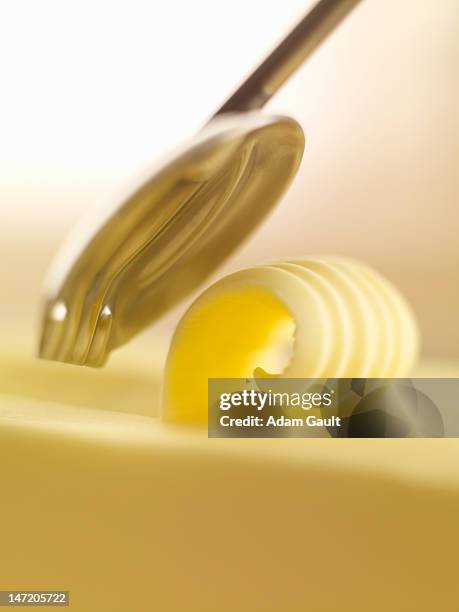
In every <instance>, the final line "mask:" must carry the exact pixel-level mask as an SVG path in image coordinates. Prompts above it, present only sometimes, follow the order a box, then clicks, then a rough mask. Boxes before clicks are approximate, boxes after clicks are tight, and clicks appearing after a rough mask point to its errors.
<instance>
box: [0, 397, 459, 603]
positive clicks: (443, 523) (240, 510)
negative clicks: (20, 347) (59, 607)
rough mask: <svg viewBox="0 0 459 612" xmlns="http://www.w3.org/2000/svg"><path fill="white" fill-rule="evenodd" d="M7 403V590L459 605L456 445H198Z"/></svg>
mask: <svg viewBox="0 0 459 612" xmlns="http://www.w3.org/2000/svg"><path fill="white" fill-rule="evenodd" d="M0 397H1V399H0V465H1V474H2V503H1V508H0V518H1V522H0V525H1V539H0V542H1V555H0V588H1V589H3V590H6V589H28V590H32V589H37V590H47V589H66V590H70V591H71V606H70V609H71V610H75V611H77V612H134V611H135V612H147V611H152V612H153V611H156V610H161V612H176V611H177V612H178V611H181V612H182V611H183V610H187V611H191V612H194V611H196V612H198V611H199V612H206V611H209V612H210V611H211V610H212V612H227V611H228V612H229V611H234V610H238V611H241V612H246V611H247V612H249V611H250V612H253V611H254V610H255V611H258V610H259V611H263V612H279V611H285V612H297V611H298V612H300V611H301V612H304V611H305V610H314V612H320V611H324V612H325V611H333V612H335V611H337V610H340V611H341V610H343V611H349V612H351V611H352V612H359V611H362V612H363V611H365V612H367V611H368V610H372V611H375V612H378V611H383V610H384V611H385V610H392V611H400V612H410V611H411V610H412V611H414V610H416V611H417V612H419V611H424V610H425V611H426V612H427V611H429V612H431V611H432V610H451V609H453V606H454V605H455V602H456V601H457V600H458V597H459V585H458V582H457V550H458V546H459V529H458V527H457V517H458V515H459V444H458V442H457V440H327V439H320V440H294V439H278V440H266V439H265V440H234V439H232V440H221V439H208V438H207V435H206V433H205V431H203V430H202V429H199V428H193V427H191V426H188V427H184V426H181V427H180V426H177V425H171V424H165V423H162V422H160V421H159V419H157V418H151V417H146V416H140V415H133V414H121V413H116V412H110V411H107V410H106V411H102V410H101V411H98V410H88V409H84V408H78V407H70V406H63V405H59V404H57V403H55V404H52V403H49V402H40V401H38V400H33V399H30V398H29V399H24V398H20V397H13V396H6V395H2V396H0ZM44 609H47V608H44ZM49 609H51V608H49Z"/></svg>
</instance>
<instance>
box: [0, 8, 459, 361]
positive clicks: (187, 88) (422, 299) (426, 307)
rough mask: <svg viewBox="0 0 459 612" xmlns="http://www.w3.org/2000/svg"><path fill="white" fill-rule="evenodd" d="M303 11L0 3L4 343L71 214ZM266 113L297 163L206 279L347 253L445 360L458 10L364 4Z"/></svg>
mask: <svg viewBox="0 0 459 612" xmlns="http://www.w3.org/2000/svg"><path fill="white" fill-rule="evenodd" d="M310 5H311V2H305V1H300V0H283V1H282V2H274V1H271V2H266V0H251V1H250V2H247V1H246V0H233V1H232V2H231V3H220V2H212V1H211V0H194V1H193V2H185V0H181V1H177V0H169V1H168V2H152V1H151V0H129V2H128V1H127V0H122V1H119V2H103V1H101V0H90V1H87V0H80V1H79V2H76V1H70V2H60V1H57V0H56V1H50V0H43V2H39V3H38V2H33V1H29V2H26V1H23V0H17V1H16V2H14V3H13V2H7V1H4V2H3V1H2V0H0V75H1V76H0V79H1V80H0V88H1V96H0V211H1V216H0V219H1V223H0V280H1V293H0V296H1V300H0V334H1V337H2V338H5V337H8V336H14V337H19V336H21V337H23V338H25V339H26V342H27V343H28V344H27V346H30V348H31V349H32V347H33V344H34V342H35V339H36V335H37V322H38V319H39V312H40V310H39V309H40V299H41V286H42V283H43V279H44V276H45V273H46V269H47V267H48V265H49V262H50V261H51V259H52V256H53V253H54V252H55V250H56V249H57V247H58V245H59V243H60V242H61V241H62V239H63V238H64V237H65V236H66V234H67V233H68V231H69V230H70V229H71V228H72V227H73V226H74V224H75V222H76V221H77V220H78V219H79V218H80V216H81V215H82V214H84V213H85V212H86V211H87V210H88V209H91V208H93V207H95V206H98V205H100V204H101V203H105V202H107V201H113V202H114V203H115V202H117V201H118V195H117V194H119V193H120V192H122V191H123V187H124V186H125V185H126V184H130V183H132V182H133V181H135V177H136V176H137V175H142V174H143V173H144V171H145V169H146V168H148V167H150V166H152V167H153V165H154V161H155V159H156V158H157V157H159V156H161V154H162V153H163V152H164V151H165V150H167V149H169V148H171V147H173V146H174V145H175V144H177V143H180V142H181V141H182V140H184V139H186V138H187V137H190V136H191V135H192V134H193V133H194V132H195V131H196V130H197V129H198V128H199V126H200V125H201V124H202V123H203V122H204V121H205V120H206V119H207V118H208V116H209V115H210V114H211V113H212V111H213V110H214V109H215V108H216V107H218V105H219V104H220V103H221V102H222V101H223V100H224V99H225V97H226V96H227V95H228V94H229V93H230V92H231V90H232V89H233V88H234V87H235V86H236V85H237V83H238V82H239V81H240V80H241V79H242V78H243V77H244V75H245V74H246V73H248V71H249V70H250V69H251V68H252V67H254V66H255V65H256V64H257V63H258V61H259V60H260V59H261V58H262V57H263V56H264V54H265V53H266V52H267V51H268V50H269V49H270V48H271V47H272V46H273V45H274V44H275V42H276V40H278V39H279V38H280V37H282V35H283V34H284V33H285V32H286V31H287V30H288V29H289V28H290V27H291V26H292V25H293V24H294V23H295V22H296V20H297V19H298V18H299V17H300V16H301V15H302V14H303V13H304V12H305V11H306V9H307V8H308V6H310ZM265 112H267V113H269V112H272V113H285V114H288V115H292V116H294V117H295V118H297V119H298V120H299V121H300V123H301V124H302V126H303V128H304V130H305V133H306V137H307V147H306V152H305V157H304V160H303V165H302V168H301V170H300V173H299V175H298V177H297V179H296V182H295V184H294V185H293V186H292V188H291V189H290V191H289V193H288V194H287V196H286V197H285V199H284V200H283V201H282V203H281V204H280V205H279V207H278V209H277V210H276V212H275V213H274V214H273V215H272V216H271V217H270V219H269V221H268V222H267V223H266V224H265V225H264V226H263V227H262V228H260V230H259V232H258V233H257V234H256V235H255V236H254V237H253V238H252V239H251V241H250V242H249V243H247V244H246V245H245V246H244V247H243V248H242V249H241V250H240V251H239V252H238V253H237V255H236V256H235V257H234V258H232V259H231V260H230V261H228V263H227V265H226V266H225V268H224V269H222V270H220V271H219V272H218V274H219V275H220V274H222V273H224V272H228V271H232V270H234V269H236V268H240V267H243V266H249V265H254V264H257V263H260V262H263V261H267V260H272V259H277V258H281V257H287V256H291V255H307V254H316V253H335V254H343V255H352V256H356V257H359V258H361V259H363V260H365V261H367V262H369V263H370V264H372V265H374V266H376V267H377V268H378V269H379V270H381V271H382V272H383V273H385V274H386V275H387V276H388V277H389V278H390V279H392V280H393V281H394V282H395V283H396V284H397V285H398V286H399V287H400V288H401V289H402V291H403V292H404V293H405V294H406V295H407V297H408V298H409V299H410V301H411V303H412V304H413V306H414V308H415V311H416V313H417V315H418V317H419V318H420V321H421V326H422V332H423V338H424V352H425V354H427V355H428V356H433V357H440V358H442V357H444V358H457V357H459V349H458V347H459V322H458V316H457V315H458V312H459V239H458V229H459V168H458V161H459V3H458V2H457V1H456V0H422V1H421V2H420V1H419V0H364V1H363V2H362V4H361V6H359V7H358V8H357V9H356V10H355V11H354V12H353V13H352V15H351V16H350V18H349V19H348V20H347V21H346V22H345V23H344V24H343V25H342V26H341V27H340V29H339V30H338V31H337V32H336V33H335V34H334V35H333V37H332V38H331V39H330V40H329V41H327V43H326V44H325V45H324V46H323V47H321V48H320V49H319V51H318V52H317V53H316V55H315V56H314V57H313V58H312V60H310V61H309V62H308V63H307V64H306V65H305V66H304V67H303V69H302V70H300V71H299V72H298V73H297V74H296V75H295V77H294V78H293V79H292V80H291V81H290V82H289V83H288V84H287V86H285V88H284V89H283V90H282V92H281V93H280V94H279V95H278V96H277V97H276V98H275V99H273V100H272V101H271V103H270V104H269V106H268V107H267V108H266V110H265ZM182 309H183V306H182V307H181V308H179V309H178V310H177V311H176V312H175V313H172V314H171V315H169V316H168V317H167V318H166V320H165V321H163V322H162V323H160V324H159V325H158V326H156V327H155V328H153V329H152V330H151V332H150V333H149V334H147V335H146V336H145V337H144V339H143V341H145V342H150V343H154V342H155V339H157V338H164V339H167V336H168V334H169V333H170V331H171V330H172V329H173V323H174V322H175V321H176V320H177V317H178V314H179V312H180V310H182Z"/></svg>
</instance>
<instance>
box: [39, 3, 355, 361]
mask: <svg viewBox="0 0 459 612" xmlns="http://www.w3.org/2000/svg"><path fill="white" fill-rule="evenodd" d="M357 3H358V0H321V1H320V2H319V3H318V4H317V5H316V6H314V8H313V9H312V10H311V11H310V12H309V13H308V14H307V15H306V17H304V19H303V20H302V21H301V22H300V23H299V24H298V25H297V26H296V27H295V28H294V30H292V32H290V34H289V35H288V36H287V37H286V38H285V39H284V40H283V41H282V42H281V43H280V45H279V46H278V47H277V48H276V49H275V50H274V51H273V52H272V53H271V54H270V55H269V56H268V57H267V58H266V59H265V61H264V62H263V63H262V64H261V65H260V66H259V67H258V68H257V69H256V70H255V71H254V72H253V73H252V74H251V76H250V77H249V78H248V79H247V80H246V81H245V82H244V83H243V84H242V85H241V86H240V87H239V89H237V91H236V92H235V93H234V94H233V95H232V96H231V97H230V98H229V99H228V101H227V102H226V103H225V104H224V105H223V106H222V107H221V108H220V109H219V110H218V111H217V113H216V114H215V115H214V116H213V117H212V119H211V120H210V121H209V123H207V124H206V125H205V126H204V128H203V129H202V130H201V132H200V133H199V134H198V135H197V136H196V138H195V139H193V140H192V141H191V142H190V143H188V144H186V145H185V146H184V147H183V148H181V149H180V150H179V151H176V152H175V153H174V154H173V155H172V156H170V157H169V158H168V159H167V160H166V161H164V162H163V163H162V165H160V166H159V167H158V168H156V169H155V170H154V171H153V172H152V174H151V178H150V179H149V180H147V181H146V182H145V183H144V184H143V185H142V186H141V187H140V188H139V189H138V190H137V191H136V192H135V193H134V194H133V195H132V196H131V197H129V198H128V199H127V200H126V201H124V202H123V203H122V204H121V205H119V206H118V207H116V208H114V209H113V210H112V211H111V212H110V214H109V215H108V217H105V218H95V219H94V220H92V221H91V222H90V223H88V225H87V227H86V232H85V236H82V235H80V236H78V237H76V238H74V239H73V241H72V242H71V244H70V253H69V248H67V249H65V250H64V252H63V253H62V254H61V255H60V256H59V257H58V259H57V264H56V266H55V269H54V273H53V274H52V275H51V279H50V280H51V282H50V284H49V287H48V297H47V302H46V308H45V315H44V319H43V325H42V335H41V342H40V349H39V356H40V357H41V358H44V359H54V360H58V361H65V362H69V363H73V364H79V365H88V366H102V365H103V364H104V363H105V361H106V359H107V357H108V355H109V353H110V351H112V350H113V349H114V348H116V347H118V346H120V345H122V344H124V343H125V342H127V341H128V340H129V339H130V338H132V337H133V336H134V335H135V334H137V333H138V332H139V331H141V330H142V329H144V328H145V327H146V326H147V325H149V324H150V323H152V322H153V321H154V320H155V319H157V318H158V317H159V316H160V315H161V314H163V313H164V312H165V311H167V310H168V309H170V308H171V307H172V306H173V305H174V304H175V303H177V302H178V301H179V300H181V299H182V298H184V297H185V296H186V295H187V294H188V293H189V292H190V291H192V290H193V289H194V288H196V286H197V285H199V284H200V283H201V282H202V281H204V280H205V278H206V277H207V276H208V275H209V274H210V273H211V272H212V271H213V270H214V269H215V268H216V267H217V266H218V265H219V264H220V263H221V262H222V261H223V260H224V259H225V258H226V257H227V256H228V255H229V254H230V253H231V252H232V251H233V250H234V249H235V247H236V246H237V245H239V244H240V243H241V241H242V240H243V239H244V238H245V237H246V236H247V235H248V234H249V233H250V232H251V231H252V230H253V229H254V228H255V227H256V226H257V225H258V224H259V223H260V222H261V220H262V219H263V218H264V217H265V216H266V214H267V213H268V212H269V211H270V210H271V208H272V207H273V206H274V205H275V204H276V202H278V200H279V199H280V198H281V196H282V194H283V193H284V191H285V190H286V188H287V186H288V185H289V183H290V182H291V180H292V179H293V177H294V176H295V174H296V172H297V169H298V167H299V164H300V161H301V157H302V154H303V150H304V136H303V131H302V129H301V127H300V126H299V124H298V123H297V122H296V121H295V120H293V119H291V118H289V117H281V116H267V115H263V114H261V113H260V112H259V109H261V108H262V107H263V105H264V104H265V103H266V102H267V101H268V100H269V99H270V98H271V96H272V95H274V93H275V92H276V91H277V90H278V89H279V88H280V87H281V85H282V84H283V83H284V82H285V81H286V80H287V79H288V77H289V76H290V75H291V74H292V73H293V72H294V71H295V70H296V69H297V68H298V66H299V65H300V64H301V63H302V62H303V61H304V60H305V59H306V58H307V57H308V56H309V55H310V54H311V53H312V52H313V51H314V49H315V48H316V47H317V46H318V45H319V44H320V43H321V42H322V40H324V38H325V37H326V36H327V35H328V34H329V33H330V32H331V31H332V30H333V29H334V28H335V27H336V26H337V25H338V23H339V22H340V21H341V20H342V19H343V18H344V17H345V16H346V15H347V14H348V13H349V11H350V10H351V9H352V8H353V7H354V6H355V5H356V4H357Z"/></svg>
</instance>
